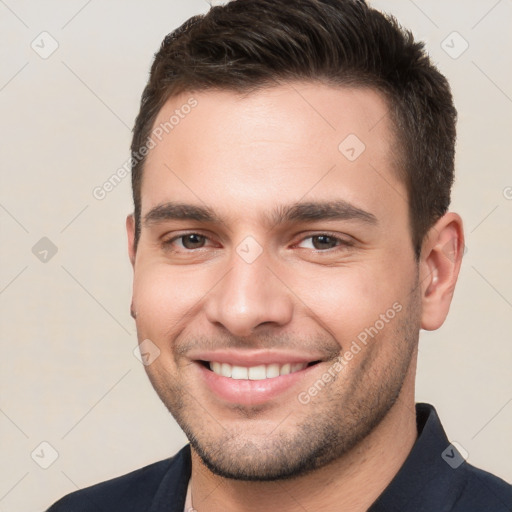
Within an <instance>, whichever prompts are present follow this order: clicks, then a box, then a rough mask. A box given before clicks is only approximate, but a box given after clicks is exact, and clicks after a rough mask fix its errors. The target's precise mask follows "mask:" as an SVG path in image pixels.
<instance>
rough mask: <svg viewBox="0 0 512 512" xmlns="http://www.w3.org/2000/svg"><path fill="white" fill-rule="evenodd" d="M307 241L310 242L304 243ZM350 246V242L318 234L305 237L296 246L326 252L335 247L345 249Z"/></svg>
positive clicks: (327, 234)
mask: <svg viewBox="0 0 512 512" xmlns="http://www.w3.org/2000/svg"><path fill="white" fill-rule="evenodd" d="M307 240H309V241H310V242H309V243H308V242H306V241H307ZM304 245H306V246H304ZM350 245H351V244H350V242H348V241H347V240H344V239H342V238H339V237H337V236H334V235H331V234H329V233H319V234H317V235H311V236H307V237H305V238H303V239H302V241H301V242H300V243H299V244H298V246H302V248H305V249H314V250H316V251H326V250H329V249H334V248H335V247H339V246H344V247H346V246H350Z"/></svg>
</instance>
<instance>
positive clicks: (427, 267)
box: [419, 212, 464, 331]
mask: <svg viewBox="0 0 512 512" xmlns="http://www.w3.org/2000/svg"><path fill="white" fill-rule="evenodd" d="M463 253H464V230H463V227H462V219H461V218H460V216H459V215H457V214H456V213H452V212H449V213H446V214H445V215H443V216H442V217H441V218H440V219H439V220H438V221H437V222H436V223H435V225H434V226H433V227H432V228H431V229H430V230H429V232H428V234H427V236H426V237H425V240H424V242H423V244H422V248H421V256H420V265H419V267H420V286H421V302H422V314H421V328H422V329H425V330H427V331H433V330H435V329H439V327H441V325H443V323H444V321H445V319H446V316H447V315H448V311H449V309H450V304H451V301H452V297H453V292H454V290H455V284H456V282H457V278H458V276H459V270H460V266H461V264H462V256H463Z"/></svg>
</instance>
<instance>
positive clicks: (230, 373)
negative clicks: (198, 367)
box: [210, 361, 308, 380]
mask: <svg viewBox="0 0 512 512" xmlns="http://www.w3.org/2000/svg"><path fill="white" fill-rule="evenodd" d="M307 365H308V364H307V363H293V364H291V363H286V364H277V363H272V364H260V365H258V366H251V367H249V368H247V367H245V366H235V365H231V364H228V363H219V362H216V361H212V362H210V370H212V371H213V372H214V373H216V374H217V375H222V376H223V377H230V378H232V379H235V380H264V379H273V378H275V377H279V376H280V375H288V374H290V373H294V372H298V371H300V370H303V369H304V368H306V366H307Z"/></svg>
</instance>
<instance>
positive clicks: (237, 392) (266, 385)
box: [197, 363, 318, 405]
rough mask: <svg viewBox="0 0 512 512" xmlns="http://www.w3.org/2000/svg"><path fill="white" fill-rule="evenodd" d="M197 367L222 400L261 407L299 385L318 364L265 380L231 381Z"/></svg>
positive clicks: (200, 365)
mask: <svg viewBox="0 0 512 512" xmlns="http://www.w3.org/2000/svg"><path fill="white" fill-rule="evenodd" d="M197 366H198V367H199V370H200V373H201V377H202V378H203V379H204V381H205V382H206V385H207V386H208V387H209V388H210V390H211V391H212V392H213V393H214V394H216V395H217V396H218V397H220V398H221V399H223V400H225V401H226V402H230V403H233V404H239V405H261V404H264V403H265V402H268V401H270V400H273V399H275V398H277V397H279V396H280V395H282V394H284V393H285V392H286V391H289V390H290V389H291V388H292V387H294V386H296V385H298V384H299V383H300V382H301V381H302V380H303V379H304V378H305V377H306V375H307V374H309V372H310V371H311V370H313V368H314V367H316V366H318V364H316V365H313V366H307V367H306V368H304V369H303V370H299V371H297V372H293V373H289V374H288V375H280V376H279V377H274V378H272V379H263V380H247V379H240V380H239V379H231V378H230V377H223V376H222V375H218V374H216V373H215V372H213V371H211V370H209V369H208V368H206V367H205V366H203V365H202V364H201V363H197Z"/></svg>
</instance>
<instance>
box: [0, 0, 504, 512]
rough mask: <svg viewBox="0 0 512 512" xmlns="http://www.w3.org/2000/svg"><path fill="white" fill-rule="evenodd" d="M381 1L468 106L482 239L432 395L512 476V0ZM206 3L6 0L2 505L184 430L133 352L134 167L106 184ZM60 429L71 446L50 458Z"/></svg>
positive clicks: (180, 440) (130, 465) (65, 487)
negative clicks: (156, 80) (150, 81)
mask: <svg viewBox="0 0 512 512" xmlns="http://www.w3.org/2000/svg"><path fill="white" fill-rule="evenodd" d="M374 5H375V6H376V7H378V8H381V9H383V10H386V11H389V12H392V13H394V14H395V15H396V16H397V17H398V18H399V20H400V21H401V22H402V24H403V25H405V26H407V27H409V28H411V29H412V30H413V32H414V33H415V34H416V36H417V37H419V38H420V39H424V40H426V41H427V44H428V48H429V52H430V54H431V55H432V58H433V60H434V61H435V62H436V63H437V64H438V66H439V67H440V69H441V70H442V71H443V72H444V73H445V74H446V75H447V76H448V78H449V79H450V81H451V83H452V86H453V90H454V95H455V99H456V104H457V107H458V109H459V113H460V121H459V142H458V157H457V170H458V181H457V184H456V187H455V191H454V200H453V209H454V210H456V211H458V212H460V213H461V214H462V216H463V218H464V220H465V227H466V235H467V242H466V245H467V248H468V251H467V254H466V257H465V260H464V263H463V267H462V272H461V276H460V281H459V285H458V288H457V291H456V295H455V299H454V303H453V307H452V310H451V314H450V317H449V320H448V321H447V322H446V324H445V325H444V327H443V328H442V329H441V330H440V331H437V332H433V333H422V340H421V344H420V358H419V375H418V391H417V399H418V401H429V402H431V403H434V404H435V405H436V407H437V409H438V411H439V413H440V415H441V418H442V420H443V422H444V425H445V428H446V430H447V432H448V435H449V437H450V438H451V439H452V440H456V441H458V442H459V443H460V444H461V445H462V446H463V447H464V448H465V450H467V452H468V453H469V460H470V461H471V462H472V463H474V464H476V465H479V466H481V467H483V468H485V469H488V470H490V471H492V472H494V473H496V474H498V475H500V476H501V477H503V478H505V479H508V480H509V481H510V480H512V464H511V463H510V461H511V460H512V446H511V443H510V437H508V436H509V435H510V432H511V427H512V389H511V388H512V387H511V372H510V367H511V356H512V349H511V347H512V339H511V335H510V325H511V322H510V319H511V317H512V272H511V270H510V262H511V255H512V236H511V234H512V233H511V226H512V222H511V221H512V188H510V187H512V175H511V171H510V157H509V152H510V145H511V141H510V134H511V133H512V100H511V96H512V81H511V66H510V58H509V57H510V54H511V52H512V38H511V31H510V26H511V21H512V2H511V0H501V1H496V0H480V1H474V2H467V1H463V0H450V1H446V0H436V1H432V0H430V1H426V0H415V1H414V2H413V1H412V0H401V1H394V2H393V1H391V0H379V1H375V2H374ZM207 9H208V4H207V2H206V1H205V0H180V1H176V0H172V1H170V0H165V1H164V0H153V1H151V2H141V1H134V0H131V1H126V0H124V1H121V0H110V1H108V2H107V1H102V2H101V1H99V0H92V1H91V0H89V1H87V0H72V1H70V0H68V1H66V2H64V1H56V0H50V1H46V2H36V1H23V0H5V1H4V0H0V35H1V36H0V37H1V46H0V52H1V53H0V62H1V63H2V65H1V66H0V109H1V110H0V112H1V115H0V123H1V126H2V131H1V133H2V137H1V138H2V151H1V157H0V165H1V169H2V181H1V191H0V230H1V247H2V253H1V258H2V264H1V265H0V314H1V321H2V327H1V339H2V357H1V360H0V361H1V362H0V370H1V371H0V390H1V396H0V443H1V451H2V456H1V460H2V464H1V470H0V512H7V511H9V512H17V511H41V510H44V509H45V508H46V507H47V506H48V505H50V503H52V502H53V501H55V500H56V499H57V498H59V497H60V496H62V495H64V494H66V493H68V492H71V491H73V490H76V489H77V488H82V487H86V486H88V485H91V484H93V483H96V482H98V481H101V480H104V479H107V478H111V477H114V476H117V475H120V474H123V473H126V472H128V471H131V470H133V469H136V468H139V467H141V466H143V465H146V464H149V463H151V462H153V461H156V460H159V459H162V458H165V457H168V456H170V455H171V454H173V453H174V452H175V451H177V450H178V449H179V448H180V447H181V446H182V445H183V444H184V443H185V442H186V439H185V437H184V435H183V434H182V433H181V431H180V430H179V428H178V427H177V426H176V424H175V423H174V420H173V419H172V417H171V416H170V414H169V413H168V412H167V411H166V409H165V408H164V406H163V405H162V404H161V403H160V401H159V399H158V397H157V396H156V394H155V393H154V392H153V390H152V388H151V386H150V384H149V381H148V380H147V377H146V375H145V373H144V370H143V367H142V365H141V364H140V363H139V361H138V360H137V359H136V358H135V356H134V355H133V349H134V348H135V346H136V334H135V332H134V324H133V321H132V319H131V317H130V316H129V303H130V287H131V268H130V265H129V262H128V258H127V256H126V249H125V246H126V242H125V232H124V219H125V216H126V214H127V213H128V212H129V211H131V198H130V181H129V178H126V179H125V180H124V181H122V183H120V184H119V185H118V186H117V187H116V188H115V189H114V190H112V191H111V192H110V193H109V194H108V195H107V196H106V197H105V199H103V200H101V201H100V200H97V199H95V198H94V197H93V194H92V191H93V189H94V187H96V186H101V185H102V183H104V182H105V181H106V180H107V179H108V178H109V177H110V176H111V175H112V174H113V173H114V172H115V171H116V170H117V169H118V168H119V167H121V166H122V165H123V164H124V163H125V161H126V159H127V157H128V147H129V143H130V129H131V127H132V124H133V120H134V117H135V115H136V113H137V111H138V106H139V98H140V94H141V92H142V89H143V86H144V84H145V81H146V79H147V73H148V69H149V66H150V63H151V60H152V56H153V54H154V52H155V51H156V50H157V49H158V47H159V44H160V42H161V40H162V38H163V37H164V36H165V35H166V34H167V33H168V32H170V31H171V30H172V29H173V28H175V27H176V26H178V24H181V22H182V21H184V20H185V19H186V18H188V17H189V16H191V15H193V14H196V13H200V12H205V11H206V10H207ZM43 31H47V32H48V33H49V34H51V37H52V38H54V39H55V40H56V41H57V42H58V45H59V47H58V49H57V50H56V51H55V52H54V53H53V54H52V55H50V56H49V57H48V58H46V59H43V58H41V57H40V55H39V54H38V53H36V52H35V51H34V50H33V49H32V48H31V42H32V41H34V40H35V43H34V46H36V48H38V51H40V52H43V51H49V49H51V44H52V42H51V40H50V39H49V36H39V34H40V33H41V32H43ZM453 31H457V32H458V33H459V34H460V36H461V37H462V38H463V39H461V37H459V36H457V35H453V34H452V32H453ZM451 34H452V35H451ZM42 38H46V39H42ZM443 41H445V43H442V42H443ZM464 41H467V43H468V44H469V47H468V48H467V50H466V51H465V52H464V53H462V54H461V55H460V56H458V58H453V56H457V55H458V54H459V53H460V51H461V50H462V49H463V48H464V46H465V43H464ZM442 44H443V46H444V47H445V49H446V50H447V51H448V52H449V53H451V54H452V56H450V55H448V54H447V53H446V52H445V50H444V49H443V47H442V46H441V45H442ZM37 45H39V46H37ZM507 187H508V188H507ZM42 237H48V238H49V239H50V240H51V241H52V243H53V244H54V245H55V246H56V247H57V248H58V252H57V253H56V254H55V255H54V256H53V257H51V252H50V253H48V256H47V259H48V261H47V262H42V261H40V260H39V259H38V258H37V257H36V255H34V254H33V252H32V248H33V247H34V245H35V244H36V243H37V242H38V241H39V240H40V239H41V238H42ZM37 247H39V246H37ZM41 250H44V247H43V248H42V249H41V247H39V249H38V251H41ZM38 251H35V252H36V253H37V252H38ZM43 256H44V253H43V254H39V257H43ZM42 442H47V443H49V444H50V445H51V446H52V447H53V449H54V450H55V451H56V452H57V453H58V458H57V459H56V460H55V461H54V462H53V464H51V465H50V466H49V467H48V468H47V469H43V468H42V467H40V464H43V465H45V464H49V463H50V462H52V453H53V452H52V448H50V447H48V446H47V445H43V446H40V443H42ZM34 450H35V451H34ZM31 453H33V458H32V456H31ZM34 459H35V460H34ZM36 461H37V462H36Z"/></svg>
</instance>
